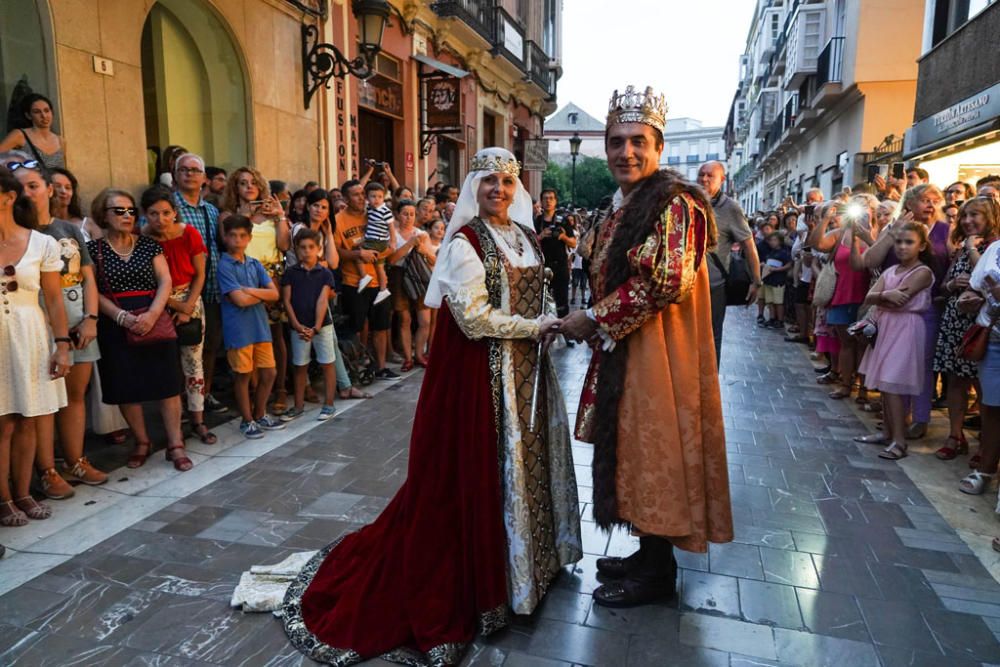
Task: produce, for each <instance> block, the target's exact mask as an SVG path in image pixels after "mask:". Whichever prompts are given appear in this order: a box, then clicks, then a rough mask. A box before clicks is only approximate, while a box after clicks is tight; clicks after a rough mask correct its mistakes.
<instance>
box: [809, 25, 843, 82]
mask: <svg viewBox="0 0 1000 667" xmlns="http://www.w3.org/2000/svg"><path fill="white" fill-rule="evenodd" d="M843 70H844V38H843V37H833V38H832V39H830V41H829V43H827V45H826V48H824V49H823V51H822V52H821V53H820V54H819V58H817V59H816V89H817V90H818V89H820V88H822V87H823V85H824V84H826V83H840V82H841V81H842V80H843V79H842V78H841V77H842V76H843Z"/></svg>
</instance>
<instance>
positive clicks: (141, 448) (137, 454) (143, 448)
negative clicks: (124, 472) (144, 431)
mask: <svg viewBox="0 0 1000 667" xmlns="http://www.w3.org/2000/svg"><path fill="white" fill-rule="evenodd" d="M152 451H153V443H151V442H137V443H135V447H133V448H132V454H131V455H130V456H129V457H128V461H127V462H126V463H125V466H126V467H128V468H141V467H142V466H143V465H144V464H145V463H146V459H148V458H149V455H150V453H152Z"/></svg>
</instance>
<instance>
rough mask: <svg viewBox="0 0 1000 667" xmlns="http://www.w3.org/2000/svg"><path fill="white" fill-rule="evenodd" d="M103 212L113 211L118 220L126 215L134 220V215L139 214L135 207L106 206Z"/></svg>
mask: <svg viewBox="0 0 1000 667" xmlns="http://www.w3.org/2000/svg"><path fill="white" fill-rule="evenodd" d="M104 210H105V211H114V212H115V215H117V216H118V217H119V218H121V217H124V216H126V215H128V216H130V217H133V218H134V217H135V216H136V214H137V213H138V212H139V209H137V208H136V207H135V206H108V207H107V208H106V209H104Z"/></svg>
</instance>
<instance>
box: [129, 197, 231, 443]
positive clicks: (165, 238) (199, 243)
mask: <svg viewBox="0 0 1000 667" xmlns="http://www.w3.org/2000/svg"><path fill="white" fill-rule="evenodd" d="M140 203H141V205H142V211H143V215H145V216H146V226H145V227H144V228H143V230H142V232H143V234H145V235H146V236H149V237H150V238H152V239H154V240H155V241H156V242H157V243H159V244H160V247H162V248H163V256H164V257H165V258H166V260H167V266H168V267H169V269H170V284H171V285H172V287H173V289H172V293H171V294H170V298H169V299H168V300H167V308H168V309H169V311H170V313H171V317H172V318H173V320H174V324H175V325H176V326H177V327H181V328H183V327H184V326H185V325H187V326H188V327H190V323H191V322H192V321H197V322H200V323H201V326H197V327H196V329H197V332H196V333H197V334H198V336H197V342H192V343H191V344H187V345H185V344H179V347H180V354H181V369H182V370H183V372H184V382H185V385H184V393H185V396H186V397H187V409H188V413H189V414H190V415H191V431H192V432H193V433H194V434H195V435H196V436H197V437H198V439H199V440H201V441H202V442H203V443H205V444H206V445H214V444H215V443H216V442H218V438H217V437H216V435H215V434H214V433H212V432H211V431H209V430H208V426H206V425H205V369H204V365H203V363H202V358H201V353H202V347H203V346H204V344H205V327H204V308H203V304H202V301H201V292H202V289H203V288H204V287H205V262H206V257H207V253H208V251H207V250H206V248H205V242H204V241H203V240H202V238H201V234H200V233H199V232H198V230H197V229H195V228H194V227H192V226H191V225H187V224H184V223H182V222H179V221H178V219H177V208H176V204H175V203H174V198H173V195H172V193H171V192H170V190H168V189H166V188H165V187H163V186H162V185H154V186H153V187H151V188H148V189H147V190H146V191H145V192H143V193H142V201H141V202H140ZM179 343H180V341H179Z"/></svg>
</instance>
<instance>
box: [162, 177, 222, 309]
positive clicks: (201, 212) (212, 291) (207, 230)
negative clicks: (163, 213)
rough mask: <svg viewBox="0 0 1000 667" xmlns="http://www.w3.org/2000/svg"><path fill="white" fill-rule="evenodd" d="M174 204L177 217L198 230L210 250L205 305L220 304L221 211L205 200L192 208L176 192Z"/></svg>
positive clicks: (204, 297) (206, 270) (204, 291)
mask: <svg viewBox="0 0 1000 667" xmlns="http://www.w3.org/2000/svg"><path fill="white" fill-rule="evenodd" d="M174 202H175V203H176V204H177V216H178V217H179V218H180V220H181V222H183V223H185V224H188V225H191V226H192V227H194V228H195V229H197V230H198V233H199V234H201V240H202V241H204V242H205V247H206V248H207V249H208V261H207V262H206V266H205V287H204V289H203V290H202V299H204V300H205V303H220V302H221V299H220V297H219V281H218V279H217V278H216V271H217V269H218V267H219V209H217V208H215V206H213V205H212V204H209V203H208V202H207V201H205V200H204V199H199V200H198V205H197V206H192V205H191V204H189V203H188V202H187V200H186V199H184V196H183V195H182V194H181V193H180V192H174Z"/></svg>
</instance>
